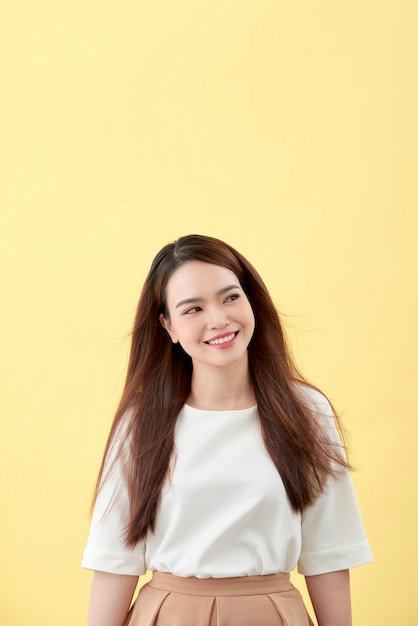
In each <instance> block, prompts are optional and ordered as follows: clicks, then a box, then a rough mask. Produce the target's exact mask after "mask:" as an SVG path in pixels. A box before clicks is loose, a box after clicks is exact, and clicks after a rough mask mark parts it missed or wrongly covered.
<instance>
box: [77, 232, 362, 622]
mask: <svg viewBox="0 0 418 626" xmlns="http://www.w3.org/2000/svg"><path fill="white" fill-rule="evenodd" d="M337 427H338V418H337V416H336V415H335V414H334V411H333V409H332V407H331V405H330V404H329V402H328V401H327V400H326V398H325V397H324V396H323V395H322V394H321V393H320V392H319V391H318V390H317V389H315V388H314V387H312V386H311V385H309V384H308V383H307V382H306V381H305V380H304V379H303V377H302V376H301V374H300V373H298V372H297V370H296V368H295V366H294V364H293V362H292V360H291V358H290V354H289V351H288V349H287V346H286V342H285V338H284V334H283V330H282V326H281V323H280V319H279V316H278V314H277V311H276V309H275V307H274V304H273V302H272V300H271V297H270V295H269V293H268V291H267V288H266V286H265V285H264V283H263V281H262V279H261V277H260V276H259V274H258V273H257V271H256V270H255V269H254V268H253V266H252V265H251V264H250V263H249V262H248V261H247V260H246V259H245V258H244V257H243V256H242V255H241V254H240V253H239V252H238V251H237V250H235V249H233V248H232V247H231V246H229V245H227V244H226V243H224V242H222V241H219V240H217V239H214V238H211V237H205V236H201V235H190V236H186V237H182V238H181V239H179V240H178V241H176V242H174V243H171V244H168V245H167V246H165V247H164V248H163V249H162V250H161V251H160V252H159V253H158V254H157V256H156V257H155V259H154V261H153V263H152V265H151V269H150V271H149V274H148V276H147V279H146V281H145V284H144V287H143V290H142V293H141V296H140V300H139V304H138V310H137V314H136V319H135V323H134V330H133V336H132V348H131V355H130V360H129V366H128V372H127V378H126V384H125V388H124V391H123V395H122V399H121V401H120V405H119V407H118V410H117V412H116V415H115V419H114V422H113V426H112V429H111V432H110V435H109V439H108V443H107V447H106V450H105V454H104V458H103V462H102V467H101V470H100V473H99V478H98V482H97V490H96V494H95V507H94V514H93V520H92V525H91V530H90V535H89V539H88V544H87V547H86V550H85V553H84V559H83V565H84V567H86V568H89V569H93V570H94V571H95V575H94V577H93V585H92V591H91V601H90V609H89V626H122V624H125V625H127V624H129V625H130V626H168V625H170V626H176V625H177V626H180V625H181V626H196V625H198V626H199V625H202V626H226V625H228V626H238V625H239V626H253V625H254V624H261V623H262V624H263V625H264V626H283V625H284V624H287V625H288V626H308V625H309V624H311V623H312V622H311V620H310V618H309V616H308V614H307V612H306V609H305V607H304V605H303V602H302V599H301V596H300V595H299V593H298V592H297V591H296V589H295V588H294V587H293V586H292V585H291V584H290V581H289V572H290V571H291V570H292V569H293V568H294V567H295V566H296V565H297V566H298V568H299V571H300V572H301V573H302V574H304V575H305V576H306V577H307V584H308V589H309V592H310V595H311V599H312V603H313V606H314V609H315V612H316V614H317V618H318V623H319V626H336V625H337V624H338V626H350V625H351V608H350V589H349V578H348V569H349V568H350V567H354V566H357V565H361V564H363V563H367V562H369V561H370V560H371V555H370V549H369V546H368V542H367V539H366V537H365V534H364V530H363V525H362V521H361V517H360V514H359V511H358V507H357V503H356V498H355V494H354V491H353V486H352V482H351V478H350V474H349V466H348V463H347V461H346V459H345V455H344V449H343V446H342V444H341V441H340V438H339V435H338V428H337ZM146 570H151V571H152V572H153V578H152V581H151V582H150V583H148V584H147V585H145V586H144V587H142V589H141V591H140V593H139V596H138V599H137V601H136V602H135V603H134V605H133V606H132V607H131V609H130V610H129V607H130V603H131V600H132V596H133V593H134V589H135V586H136V583H137V580H138V576H140V575H142V574H144V573H145V572H146ZM128 611H129V612H128Z"/></svg>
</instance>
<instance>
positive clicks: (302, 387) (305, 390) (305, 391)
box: [295, 382, 333, 415]
mask: <svg viewBox="0 0 418 626" xmlns="http://www.w3.org/2000/svg"><path fill="white" fill-rule="evenodd" d="M295 390H296V393H297V395H298V396H299V398H300V399H301V400H302V402H303V403H304V404H306V406H307V408H308V409H310V410H311V411H313V412H315V413H316V412H318V413H320V414H321V415H324V414H325V415H333V409H332V407H331V403H330V401H329V400H328V398H327V397H326V396H325V395H324V394H323V393H322V391H320V390H319V389H317V388H316V387H311V386H310V385H306V384H303V383H299V382H296V383H295Z"/></svg>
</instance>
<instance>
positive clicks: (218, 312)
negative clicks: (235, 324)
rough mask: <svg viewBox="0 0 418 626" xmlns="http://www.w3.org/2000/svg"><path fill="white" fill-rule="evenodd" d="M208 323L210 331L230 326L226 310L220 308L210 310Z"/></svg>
mask: <svg viewBox="0 0 418 626" xmlns="http://www.w3.org/2000/svg"><path fill="white" fill-rule="evenodd" d="M206 323H207V327H208V328H209V329H217V328H225V326H227V325H228V324H229V319H228V315H227V313H226V311H225V309H224V308H223V307H218V306H215V307H211V308H210V309H208V311H207V322H206Z"/></svg>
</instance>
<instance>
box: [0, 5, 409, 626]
mask: <svg viewBox="0 0 418 626" xmlns="http://www.w3.org/2000/svg"><path fill="white" fill-rule="evenodd" d="M0 11H1V19H0V24H1V25H0V59H1V80H2V87H1V89H2V94H1V105H0V106H1V110H2V113H1V116H0V146H1V148H0V149H1V162H0V176H1V185H0V202H1V238H2V244H1V258H2V265H1V270H2V283H1V284H2V288H1V292H2V304H1V314H2V323H1V334H2V338H1V353H2V357H3V358H2V365H1V367H2V372H1V381H2V385H1V387H2V392H1V405H2V406H1V419H2V426H1V437H0V464H1V466H0V472H1V483H2V484H1V500H2V513H1V534H0V537H1V546H0V548H1V552H0V554H1V568H0V577H1V581H0V582H1V587H0V589H1V594H0V595H1V598H2V599H1V608H0V611H1V612H0V623H1V624H4V625H5V626H9V625H10V626H52V625H54V626H55V625H56V624H60V626H75V625H76V624H80V625H81V624H84V623H85V615H86V610H87V601H88V591H89V584H90V577H91V575H90V573H88V572H85V571H82V570H81V569H80V560H81V555H82V550H83V548H84V544H85V540H86V536H87V531H88V525H89V501H90V496H91V492H92V487H93V483H94V478H95V475H96V472H97V469H98V464H99V461H100V456H101V453H102V448H103V445H104V442H105V437H106V433H107V429H108V427H109V424H110V421H111V418H112V412H113V410H114V408H115V406H116V403H117V400H118V397H119V393H120V389H121V385H122V381H123V376H124V369H125V364H126V355H127V349H128V345H129V342H128V339H127V338H126V337H127V335H128V333H129V331H130V327H131V322H132V318H133V313H134V309H135V305H136V301H137V298H138V294H139V290H140V288H141V285H142V281H143V279H144V276H145V274H146V272H147V270H148V267H149V264H150V262H151V259H152V257H153V256H154V254H155V253H156V252H157V250H158V249H159V248H160V247H161V246H162V245H164V244H165V243H166V242H167V241H171V240H173V239H175V238H177V237H178V236H180V235H182V234H187V233H191V232H198V233H205V234H209V235H214V236H217V237H220V238H222V239H225V240H226V241H228V242H229V243H231V244H232V245H235V246H236V247H237V248H238V249H240V250H241V251H242V252H243V253H244V254H245V255H246V256H247V257H248V258H249V259H250V260H251V261H252V262H253V263H254V265H255V266H256V267H257V268H258V269H259V270H260V272H261V274H262V275H263V277H264V278H265V281H266V283H267V285H268V287H269V289H270V290H271V293H272V295H273V297H274V299H275V302H276V303H277V305H278V307H279V309H280V310H281V311H282V312H283V313H284V314H285V318H284V319H285V320H286V323H287V326H288V330H289V334H290V337H291V340H292V344H293V347H294V351H295V354H296V357H297V360H298V363H299V364H300V366H301V367H302V368H303V369H304V371H305V373H306V375H307V376H308V377H309V378H310V379H311V380H312V381H314V382H315V383H316V384H317V385H319V386H320V387H321V388H323V390H324V391H325V392H326V393H327V394H328V395H329V396H330V398H331V399H332V400H333V401H334V403H335V405H336V407H337V409H338V410H339V411H340V412H341V413H342V414H343V419H344V423H345V425H346V427H347V429H348V430H349V432H350V434H351V449H352V460H353V462H354V463H355V465H356V466H357V468H358V471H357V472H356V473H355V474H354V481H355V485H356V489H357V493H358V498H359V501H360V505H361V510H362V514H363V518H364V522H365V526H366V529H367V533H368V536H369V539H370V542H371V545H372V549H373V553H374V557H375V563H374V564H373V565H371V566H367V567H363V568H359V569H357V570H354V571H353V573H352V588H353V607H354V616H355V624H356V626H386V625H388V626H389V625H390V626H391V625H392V624H402V626H413V625H416V624H417V623H418V609H417V603H416V559H417V541H416V525H417V517H418V507H417V486H416V485H417V463H416V445H417V435H418V432H417V415H416V406H417V402H416V401H417V383H416V367H415V356H416V348H417V332H416V326H417V313H418V311H417V308H418V307H417V292H416V287H417V254H416V246H417V243H416V242H417V234H418V233H417V200H418V190H417V173H418V172H417V164H418V122H417V111H418V87H417V85H418V82H417V75H418V74H417V70H418V48H417V20H418V5H417V3H416V2H415V1H414V0H410V1H408V0H397V1H396V2H395V1H394V0H384V1H383V2H382V1H381V0H375V1H367V0H353V1H352V2H349V3H347V2H344V3H341V2H335V1H332V0H318V1H314V0H310V1H309V0H302V1H300V2H280V1H278V0H275V1H274V2H273V1H268V0H257V1H256V2H249V1H247V0H240V1H238V0H214V1H212V2H208V1H207V0H177V1H175V2H174V1H172V0H166V1H161V0H153V1H147V2H145V1H140V0H136V1H135V2H123V1H122V2H115V1H114V2H109V1H102V2H98V1H97V0H92V1H90V2H85V1H84V0H83V1H81V0H74V1H72V2H57V1H56V0H49V1H47V0H38V1H37V2H35V1H34V0H26V1H22V2H6V1H5V0H4V1H3V2H2V6H1V9H0ZM295 580H296V583H297V584H298V585H301V586H302V587H303V581H302V580H301V579H299V578H296V579H295Z"/></svg>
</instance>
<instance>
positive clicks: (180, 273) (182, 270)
mask: <svg viewBox="0 0 418 626" xmlns="http://www.w3.org/2000/svg"><path fill="white" fill-rule="evenodd" d="M228 285H237V286H240V283H239V280H238V278H237V277H236V275H235V274H234V272H231V271H230V270H228V269H227V268H226V267H222V266H221V265H213V264H212V263H203V262H202V261H189V262H188V263H185V264H184V265H182V266H181V267H179V268H178V269H177V270H176V271H175V272H174V273H173V274H172V275H171V276H170V278H169V280H168V282H167V301H168V303H170V301H171V300H173V299H174V298H175V299H178V298H181V297H204V296H205V294H210V293H211V292H216V291H219V290H220V289H222V288H223V287H227V286H228Z"/></svg>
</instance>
